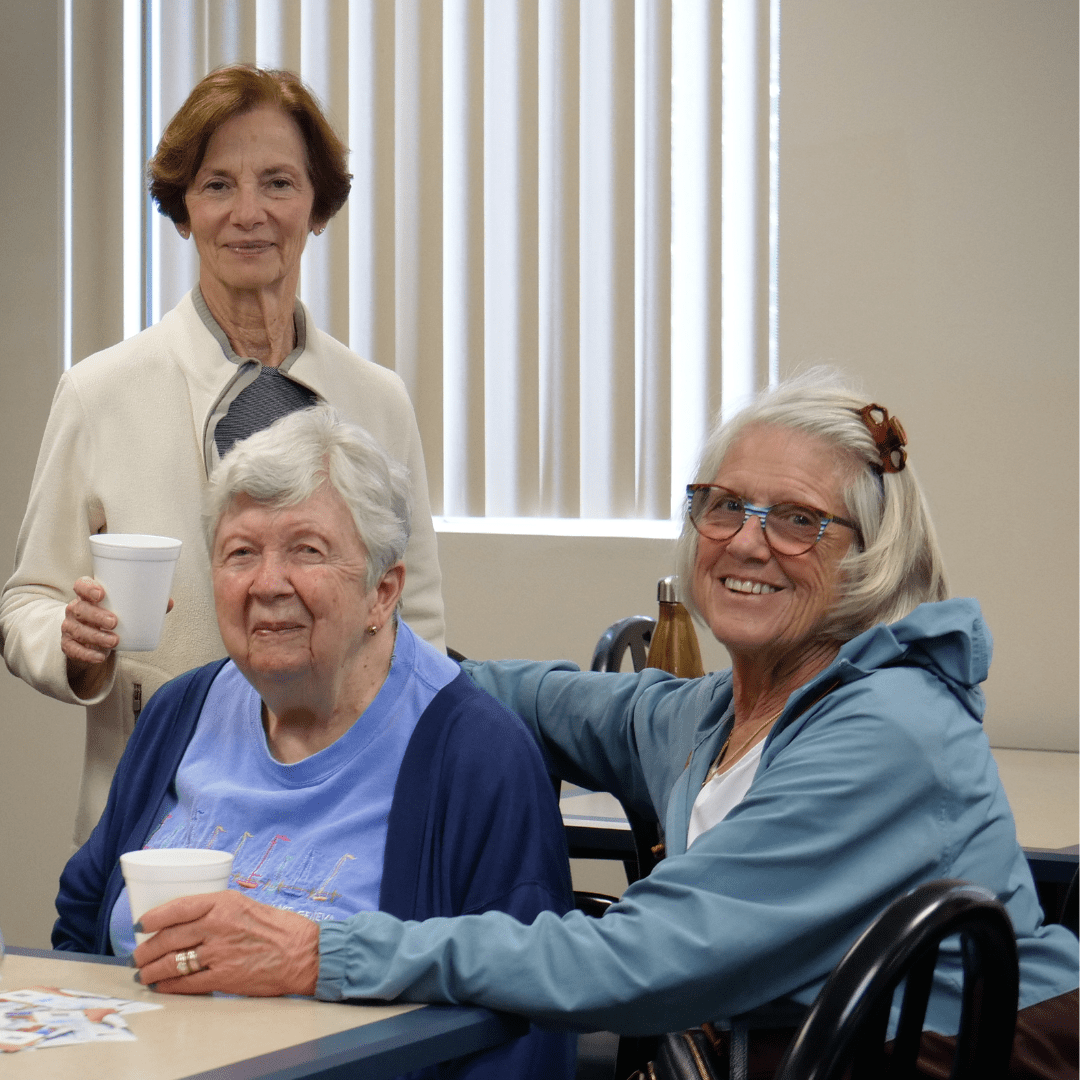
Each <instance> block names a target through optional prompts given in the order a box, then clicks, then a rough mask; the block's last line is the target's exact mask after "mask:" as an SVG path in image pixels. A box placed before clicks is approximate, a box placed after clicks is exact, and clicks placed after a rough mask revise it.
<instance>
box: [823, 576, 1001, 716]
mask: <svg viewBox="0 0 1080 1080" xmlns="http://www.w3.org/2000/svg"><path fill="white" fill-rule="evenodd" d="M992 652H993V641H992V639H991V637H990V630H989V628H988V627H987V625H986V623H985V622H984V621H983V617H982V611H981V609H980V608H979V603H978V601H977V600H973V599H971V598H969V597H963V598H957V599H954V600H942V601H940V602H938V603H933V604H920V605H919V606H918V607H917V608H916V609H915V610H914V611H913V612H912V613H911V614H910V615H908V616H907V617H906V618H903V619H901V620H900V621H899V622H895V623H892V624H891V625H889V626H884V625H881V626H875V627H872V628H871V629H870V630H867V631H866V632H865V633H863V634H860V635H859V636H858V637H856V638H852V639H851V641H849V642H847V643H846V644H844V645H843V646H842V648H841V649H840V652H839V654H838V656H837V663H838V664H839V665H840V667H841V668H847V669H848V672H849V677H852V676H853V677H858V676H857V675H856V674H855V673H856V672H858V673H860V674H863V675H864V674H869V673H870V672H871V671H873V670H875V669H876V668H880V667H884V666H886V665H890V664H896V663H903V664H914V665H917V666H918V667H922V668H925V669H926V670H928V671H930V672H932V673H933V674H934V675H936V676H937V677H938V678H939V679H940V680H941V681H942V682H943V683H944V684H945V685H946V686H947V687H948V688H949V690H950V691H951V693H952V694H953V695H954V696H955V697H956V698H957V699H958V700H959V701H960V703H961V704H962V705H963V706H964V708H966V709H967V711H968V712H969V713H971V715H972V716H973V717H974V718H975V719H976V720H979V721H981V720H982V717H983V713H984V712H985V711H986V699H985V697H984V696H983V692H982V689H981V688H980V686H979V684H980V683H982V682H983V681H985V679H986V676H987V675H988V674H989V672H990V657H991V654H992ZM851 669H854V670H851ZM833 670H834V672H835V670H836V669H835V667H834V669H833ZM843 681H845V682H847V681H848V678H844V680H843Z"/></svg>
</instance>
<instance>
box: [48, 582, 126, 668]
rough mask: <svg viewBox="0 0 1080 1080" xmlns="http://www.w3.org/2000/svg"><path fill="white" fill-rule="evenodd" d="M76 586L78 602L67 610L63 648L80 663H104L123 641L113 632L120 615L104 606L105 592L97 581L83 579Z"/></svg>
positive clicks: (63, 630) (61, 636)
mask: <svg viewBox="0 0 1080 1080" xmlns="http://www.w3.org/2000/svg"><path fill="white" fill-rule="evenodd" d="M72 587H73V588H74V590H75V599H74V600H72V601H71V603H70V604H68V606H67V607H66V608H65V609H64V621H63V622H62V623H61V624H60V648H61V649H63V650H64V655H65V656H66V657H67V658H68V659H69V660H74V661H75V663H76V664H81V665H90V664H102V663H104V662H105V661H106V660H108V659H109V655H110V654H111V653H112V651H113V649H115V648H116V646H117V645H118V644H119V642H120V639H119V638H118V637H117V636H116V634H115V633H113V630H114V629H115V627H116V616H115V615H114V614H113V613H112V612H111V611H107V610H106V609H105V608H103V607H102V606H101V601H102V600H104V599H105V590H104V589H103V588H102V587H101V585H100V584H99V583H98V582H96V581H95V580H94V579H93V578H89V577H81V578H79V580H78V581H76V582H75V584H74V586H72Z"/></svg>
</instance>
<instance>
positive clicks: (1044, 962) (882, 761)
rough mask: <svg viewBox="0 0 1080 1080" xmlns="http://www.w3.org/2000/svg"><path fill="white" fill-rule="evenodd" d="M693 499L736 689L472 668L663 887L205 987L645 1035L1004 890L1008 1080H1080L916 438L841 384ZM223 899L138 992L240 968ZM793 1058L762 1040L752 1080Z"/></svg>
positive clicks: (769, 994) (783, 407)
mask: <svg viewBox="0 0 1080 1080" xmlns="http://www.w3.org/2000/svg"><path fill="white" fill-rule="evenodd" d="M697 479H698V481H699V482H698V483H696V484H692V485H690V488H689V499H688V514H687V519H686V522H685V524H684V528H683V534H682V538H681V541H680V544H681V569H680V580H681V581H682V582H684V583H685V585H686V586H687V592H688V597H687V598H688V599H689V600H690V601H691V603H692V604H693V606H694V608H695V609H696V611H697V613H698V615H699V617H700V618H701V619H702V621H703V622H704V623H705V624H706V625H707V626H708V627H709V629H710V630H711V631H712V632H713V634H714V635H715V636H716V637H717V638H718V639H719V640H720V641H721V642H722V643H723V644H724V645H725V646H726V647H727V649H728V652H729V653H730V655H731V659H732V668H731V670H729V671H721V672H717V673H715V674H712V675H706V676H705V677H704V678H701V679H696V680H689V681H688V680H682V679H676V678H673V677H671V676H669V675H666V674H665V673H663V672H660V671H651V670H646V671H643V672H641V673H640V674H599V673H592V672H588V673H584V674H583V673H581V672H578V671H576V670H575V669H573V667H572V666H571V665H567V664H558V663H554V664H550V663H549V664H535V663H527V662H524V661H520V662H502V663H484V664H473V663H469V664H466V665H465V667H466V670H468V671H469V672H470V674H471V675H472V677H473V679H474V680H475V681H476V682H477V683H478V684H479V685H481V686H482V687H484V688H485V689H487V690H489V691H491V692H492V693H494V694H495V695H496V696H497V697H499V698H500V699H501V700H503V701H504V702H506V703H507V704H508V705H510V706H511V707H512V708H513V709H515V710H516V711H517V712H518V713H520V714H521V715H522V716H523V717H524V718H525V719H526V721H527V722H528V723H529V724H530V725H531V726H532V728H533V730H534V732H535V734H536V737H537V738H538V739H539V741H540V742H541V743H542V745H543V746H544V749H545V751H546V754H547V757H548V761H549V763H550V765H551V767H552V768H553V769H554V770H555V771H556V772H557V773H558V774H559V775H560V776H562V777H564V778H565V779H568V780H572V781H574V782H575V783H579V784H583V785H585V786H588V787H591V788H597V789H601V790H605V791H610V792H613V793H614V794H615V795H617V796H618V797H619V798H620V799H621V800H622V801H623V802H624V803H626V804H628V805H629V806H632V807H633V808H634V809H635V810H637V811H638V812H639V813H640V814H643V815H651V817H652V818H653V819H659V820H660V821H662V822H663V825H664V830H665V834H666V842H667V857H666V858H665V859H664V860H663V861H661V862H660V864H659V865H658V866H657V867H656V868H655V869H654V870H653V871H652V873H651V874H650V875H649V876H648V877H647V878H645V879H643V880H641V881H638V882H635V883H634V884H633V885H631V886H630V888H629V889H627V891H626V893H625V895H624V896H623V898H622V901H621V902H620V903H619V904H616V905H614V906H613V907H612V908H610V909H609V910H608V912H607V914H606V915H605V916H604V917H603V918H602V919H590V918H587V917H586V916H584V915H583V914H582V913H581V912H577V911H572V912H569V913H568V914H566V915H563V916H561V917H560V916H559V915H557V914H556V913H547V912H545V913H544V914H542V915H540V916H539V917H538V918H537V919H536V920H535V921H534V922H533V923H532V925H531V926H528V927H522V926H521V925H520V924H518V923H516V922H514V920H512V919H510V918H507V917H506V916H505V915H500V914H498V913H495V912H489V913H487V914H485V915H484V916H483V917H481V918H470V917H465V918H457V919H445V920H440V921H439V922H437V923H429V924H427V925H419V924H416V923H407V922H404V921H402V920H401V919H400V918H396V917H395V916H394V915H393V914H390V913H387V912H363V913H359V914H357V915H354V916H352V917H351V918H349V919H345V920H342V921H334V922H324V923H322V925H321V927H319V928H318V932H316V928H315V927H313V926H311V924H310V923H309V924H306V925H305V926H301V925H300V922H301V920H297V919H296V917H295V916H292V915H288V914H286V913H280V914H279V915H277V916H276V918H277V921H276V922H275V926H276V931H275V932H276V933H278V934H280V935H282V936H283V937H288V938H289V948H290V950H291V953H290V962H291V963H292V964H293V965H294V969H293V970H292V971H290V972H289V974H288V976H287V977H282V978H281V979H280V980H277V981H273V980H262V979H259V980H257V979H255V978H254V977H249V978H245V977H242V976H240V977H236V978H229V977H227V976H226V975H225V974H224V973H223V976H222V977H221V978H220V979H214V978H213V977H212V974H211V977H209V978H208V979H207V980H206V981H205V982H202V983H198V984H196V983H195V978H196V977H195V976H192V977H191V983H192V986H193V987H195V986H198V987H200V988H203V989H211V988H220V989H226V990H227V989H238V990H244V989H246V988H253V987H255V986H256V985H258V986H259V988H260V990H261V991H262V992H266V991H267V990H268V989H269V990H270V991H271V992H274V993H290V992H301V993H312V992H315V993H316V994H317V995H318V996H319V997H323V998H327V999H330V1000H337V999H342V998H352V997H360V998H372V997H375V998H379V997H383V998H394V999H400V1000H406V1001H453V1002H475V1003H478V1004H482V1005H487V1006H490V1007H492V1008H497V1009H507V1010H511V1011H515V1012H518V1013H522V1014H524V1015H526V1016H529V1017H532V1018H534V1019H540V1020H542V1021H545V1022H548V1023H554V1024H558V1023H561V1024H566V1025H573V1026H577V1027H581V1028H585V1027H596V1028H607V1029H610V1030H613V1031H617V1032H621V1033H626V1034H642V1035H645V1034H651V1033H656V1032H662V1031H670V1030H675V1029H679V1028H683V1027H687V1026H689V1025H692V1024H697V1023H700V1022H701V1021H703V1020H708V1019H717V1018H724V1017H731V1016H736V1015H739V1014H742V1013H745V1012H747V1011H748V1010H751V1009H754V1008H755V1007H757V1006H763V1005H766V1004H769V1003H772V1002H775V1001H778V1000H780V999H793V1000H794V1002H796V1003H799V1004H802V1005H808V1004H809V1003H810V1002H811V1001H813V999H814V997H815V996H816V995H817V993H818V991H819V990H820V989H821V987H822V985H823V983H824V980H825V978H826V977H827V976H828V974H829V972H830V971H831V970H832V968H833V967H834V966H835V965H836V963H837V962H838V961H839V959H840V958H841V957H842V956H843V955H844V952H845V951H846V950H847V949H848V947H849V946H850V945H851V944H852V942H853V941H854V940H855V939H856V937H857V936H858V935H859V934H860V933H861V932H862V930H863V929H864V928H865V927H866V926H867V924H868V923H869V922H870V921H871V920H872V919H873V918H874V917H875V916H876V915H877V914H878V913H879V912H880V911H882V910H883V909H884V908H885V907H886V906H887V905H888V904H889V903H890V902H891V901H892V900H894V899H896V898H897V897H898V896H900V895H902V894H903V893H905V892H907V891H909V890H910V889H912V888H914V887H915V886H917V885H919V884H921V883H922V882H925V881H929V880H933V879H936V878H961V879H966V880H968V881H973V882H977V883H979V884H981V885H984V886H986V887H987V888H989V889H991V890H992V891H993V892H994V893H995V894H996V895H997V896H998V897H1000V899H1001V900H1002V902H1003V903H1004V904H1005V905H1006V907H1007V909H1008V912H1009V916H1010V918H1011V919H1012V923H1013V926H1014V928H1015V930H1016V938H1017V947H1018V951H1019V958H1020V1005H1021V1011H1020V1017H1019V1023H1018V1033H1017V1042H1016V1050H1015V1052H1014V1060H1013V1066H1012V1075H1013V1076H1047V1077H1050V1076H1059V1075H1060V1076H1068V1075H1070V1070H1071V1075H1073V1076H1075V1075H1076V1018H1077V1003H1076V986H1077V982H1078V951H1077V940H1076V938H1075V937H1074V936H1073V935H1072V934H1071V933H1070V932H1069V931H1068V930H1067V929H1066V928H1065V927H1063V926H1046V925H1044V924H1043V915H1042V911H1041V910H1040V909H1039V903H1038V899H1037V898H1036V895H1035V888H1034V885H1033V883H1032V880H1031V874H1030V872H1029V870H1028V866H1027V862H1026V860H1025V858H1024V853H1023V851H1022V850H1021V848H1020V845H1019V844H1018V843H1017V840H1016V829H1015V825H1014V822H1013V817H1012V813H1011V812H1010V809H1009V804H1008V800H1007V799H1006V797H1005V793H1004V791H1003V790H1002V787H1001V783H1000V781H999V779H998V775H997V770H996V768H995V766H994V759H993V756H992V755H991V753H990V746H989V743H988V741H987V738H986V734H985V733H984V731H983V728H982V723H981V720H982V715H983V710H984V699H983V695H982V691H981V690H980V688H979V684H980V683H981V682H982V681H983V680H984V679H985V678H986V675H987V671H988V667H989V662H990V635H989V632H988V631H987V628H986V625H985V623H984V622H983V620H982V617H981V616H980V614H979V607H978V604H976V603H975V601H974V600H965V599H953V600H949V599H946V595H947V594H946V588H945V582H944V575H943V571H942V565H941V557H940V554H939V552H938V547H937V543H936V541H935V539H934V532H933V527H932V525H931V523H930V518H929V516H928V513H927V509H926V505H925V502H924V500H923V496H922V494H921V492H920V489H919V485H918V483H917V482H916V479H915V476H914V472H913V470H912V468H911V467H910V466H907V462H906V449H905V437H904V435H903V431H902V429H901V428H900V426H899V424H897V423H896V421H895V420H893V419H890V418H889V417H888V414H887V412H886V410H884V409H882V408H880V407H878V406H877V405H867V404H866V402H865V400H860V399H859V398H858V397H855V396H854V395H852V394H850V393H848V392H846V391H844V390H843V389H840V388H838V387H836V386H833V385H830V384H828V383H827V382H824V381H822V380H808V381H804V382H796V383H792V384H790V385H786V386H781V387H780V388H778V389H777V390H775V391H774V392H771V393H768V394H766V395H764V396H763V397H762V398H761V399H760V400H758V401H757V402H756V403H754V404H753V405H751V406H750V407H749V408H748V409H747V410H745V411H744V412H743V413H742V414H741V415H740V416H738V417H736V418H735V419H734V420H733V421H732V422H730V423H729V424H727V425H726V426H724V427H721V428H720V429H719V430H718V431H716V432H715V433H714V435H713V436H712V438H711V441H710V442H709V444H708V446H707V447H706V450H705V453H704V457H703V460H702V464H701V467H700V470H699V473H698V477H697ZM242 899H243V898H240V897H237V898H236V901H237V902H238V903H239V902H241V901H242ZM219 906H220V905H219V904H218V903H217V902H216V901H214V900H203V899H200V898H189V899H186V900H178V901H174V902H173V903H171V904H168V905H163V906H162V907H160V908H158V909H156V911H154V912H152V913H150V914H149V915H148V916H146V917H144V918H143V920H142V922H143V926H144V927H146V928H147V929H151V930H162V928H163V927H167V929H165V930H163V931H162V932H161V933H160V934H159V935H158V936H157V937H155V938H153V939H152V940H150V941H149V942H147V943H146V944H144V945H142V946H141V947H140V948H139V949H138V950H137V951H136V953H135V960H136V961H137V962H138V964H139V965H140V968H141V979H142V981H143V982H144V983H151V982H157V983H158V985H159V987H161V988H162V989H168V990H183V989H184V985H183V984H184V982H185V980H184V979H171V980H170V979H169V976H171V975H174V974H175V967H174V964H173V960H172V956H173V954H174V953H175V952H176V950H178V949H182V948H189V947H191V946H193V945H199V947H200V956H202V955H203V951H202V950H204V949H205V950H206V955H207V956H210V955H211V954H212V955H214V956H215V957H221V958H223V959H224V958H225V957H230V958H231V957H232V956H233V955H237V956H241V955H242V951H241V950H239V949H237V948H235V947H234V946H232V945H230V943H229V942H228V940H227V936H226V935H227V927H228V922H227V921H225V920H224V919H223V917H222V915H220V914H219V913H218V911H217V908H218V907H219ZM245 906H246V907H248V908H249V909H251V910H254V909H253V905H251V904H250V902H249V903H248V904H247V905H245ZM203 943H205V944H203ZM275 948H276V942H274V941H273V940H272V938H271V936H270V935H269V934H267V936H266V940H265V942H264V945H263V951H262V952H259V953H258V955H264V956H265V957H266V962H267V963H268V964H271V963H276V962H278V961H277V960H275V959H274V958H275V957H276V956H277V954H276V953H275ZM211 950H212V952H211ZM230 963H231V960H230ZM960 963H961V961H960V956H959V950H958V948H957V947H956V945H955V944H953V945H952V947H951V948H943V950H942V955H941V961H940V962H939V964H938V969H937V973H936V975H935V984H934V993H933V996H932V999H931V1001H930V1006H929V1011H928V1014H927V1026H928V1028H929V1029H930V1030H931V1031H934V1032H937V1033H939V1035H940V1036H942V1037H944V1038H946V1039H947V1037H948V1036H950V1035H951V1034H952V1033H953V1032H955V1031H956V1023H957V1012H958V1004H959V985H960V980H959V971H960ZM160 980H166V981H165V982H161V981H160ZM775 1035H776V1038H777V1039H778V1038H779V1037H780V1033H775ZM789 1037H790V1036H789ZM929 1041H930V1042H933V1040H929ZM775 1045H776V1043H775V1040H774V1039H767V1040H766V1041H765V1044H764V1045H762V1044H761V1043H759V1042H758V1041H756V1037H755V1036H753V1034H752V1036H751V1042H750V1055H751V1067H752V1069H754V1070H755V1071H753V1072H752V1075H762V1074H765V1075H767V1074H768V1066H767V1063H766V1059H767V1056H768V1053H769V1051H770V1049H773V1048H775ZM759 1055H760V1056H759ZM1070 1056H1071V1059H1072V1060H1071V1064H1070V1062H1069V1058H1070ZM1021 1061H1025V1062H1033V1061H1034V1062H1038V1063H1039V1064H1038V1065H1036V1066H1034V1068H1033V1069H1026V1067H1025V1066H1022V1065H1021V1064H1020V1062H1021ZM758 1064H760V1065H761V1066H762V1068H761V1069H756V1068H755V1067H756V1066H757V1065H758ZM774 1064H775V1059H774ZM943 1075H944V1074H943Z"/></svg>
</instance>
